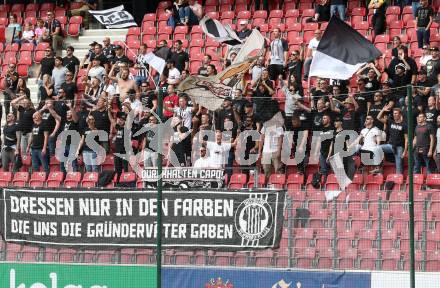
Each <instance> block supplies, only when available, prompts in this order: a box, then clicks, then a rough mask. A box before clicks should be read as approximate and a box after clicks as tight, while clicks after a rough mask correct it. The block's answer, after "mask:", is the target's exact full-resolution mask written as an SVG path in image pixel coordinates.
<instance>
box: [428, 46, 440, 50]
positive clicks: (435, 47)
mask: <svg viewBox="0 0 440 288" xmlns="http://www.w3.org/2000/svg"><path fill="white" fill-rule="evenodd" d="M429 50H431V51H440V49H439V48H438V47H437V46H434V47H431V48H430V49H429Z"/></svg>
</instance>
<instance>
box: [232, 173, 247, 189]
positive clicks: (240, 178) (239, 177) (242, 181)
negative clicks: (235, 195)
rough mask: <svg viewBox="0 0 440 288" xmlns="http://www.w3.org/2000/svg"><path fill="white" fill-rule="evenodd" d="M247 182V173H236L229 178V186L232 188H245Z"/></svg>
mask: <svg viewBox="0 0 440 288" xmlns="http://www.w3.org/2000/svg"><path fill="white" fill-rule="evenodd" d="M246 182H247V175H246V174H244V173H234V174H232V176H231V179H230V180H229V184H228V186H229V188H231V189H241V188H244V186H245V185H246Z"/></svg>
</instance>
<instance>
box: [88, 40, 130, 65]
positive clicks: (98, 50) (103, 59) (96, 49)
mask: <svg viewBox="0 0 440 288" xmlns="http://www.w3.org/2000/svg"><path fill="white" fill-rule="evenodd" d="M93 51H94V54H92V55H91V56H90V61H93V59H95V58H98V59H99V61H100V62H99V63H100V65H101V66H102V67H104V68H105V69H106V70H107V71H108V70H109V69H110V67H109V60H108V59H107V57H106V56H105V55H104V53H102V45H101V44H96V45H95V47H94V50H93ZM127 63H128V62H127ZM90 67H91V65H88V66H87V68H88V69H87V71H88V70H89V69H90Z"/></svg>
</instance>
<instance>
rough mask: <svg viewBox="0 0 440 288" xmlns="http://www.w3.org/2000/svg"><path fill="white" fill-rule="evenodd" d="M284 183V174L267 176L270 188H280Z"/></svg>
mask: <svg viewBox="0 0 440 288" xmlns="http://www.w3.org/2000/svg"><path fill="white" fill-rule="evenodd" d="M285 183H286V175H285V174H272V175H270V177H269V180H268V185H272V188H277V189H282V188H284V184H285Z"/></svg>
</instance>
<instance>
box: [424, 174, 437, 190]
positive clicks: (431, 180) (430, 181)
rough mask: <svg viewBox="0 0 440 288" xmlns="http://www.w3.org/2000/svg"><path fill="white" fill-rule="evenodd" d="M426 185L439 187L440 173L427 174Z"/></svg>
mask: <svg viewBox="0 0 440 288" xmlns="http://www.w3.org/2000/svg"><path fill="white" fill-rule="evenodd" d="M426 186H427V187H430V188H431V187H432V188H438V187H439V186H440V174H428V175H427V176H426Z"/></svg>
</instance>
